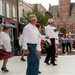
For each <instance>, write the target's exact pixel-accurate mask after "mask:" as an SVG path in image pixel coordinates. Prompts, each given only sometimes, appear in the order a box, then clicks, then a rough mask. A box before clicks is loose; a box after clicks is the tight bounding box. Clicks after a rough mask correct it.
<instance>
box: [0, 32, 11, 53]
mask: <svg viewBox="0 0 75 75" xmlns="http://www.w3.org/2000/svg"><path fill="white" fill-rule="evenodd" d="M1 45H4V47H5V48H6V51H7V52H11V43H10V37H9V35H8V34H6V33H5V32H4V31H2V32H1V33H0V49H2V47H1Z"/></svg>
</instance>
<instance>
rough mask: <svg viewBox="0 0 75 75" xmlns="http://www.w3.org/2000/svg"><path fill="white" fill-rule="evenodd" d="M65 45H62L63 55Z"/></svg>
mask: <svg viewBox="0 0 75 75" xmlns="http://www.w3.org/2000/svg"><path fill="white" fill-rule="evenodd" d="M64 49H65V43H62V53H64Z"/></svg>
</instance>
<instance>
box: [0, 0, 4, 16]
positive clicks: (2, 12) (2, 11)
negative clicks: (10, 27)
mask: <svg viewBox="0 0 75 75" xmlns="http://www.w3.org/2000/svg"><path fill="white" fill-rule="evenodd" d="M1 1H2V4H0V6H2V8H3V9H2V10H0V12H1V14H0V15H2V16H3V15H4V1H3V0H1Z"/></svg>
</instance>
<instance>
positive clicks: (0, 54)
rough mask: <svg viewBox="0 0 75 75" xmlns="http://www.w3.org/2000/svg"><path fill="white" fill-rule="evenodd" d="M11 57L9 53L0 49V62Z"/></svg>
mask: <svg viewBox="0 0 75 75" xmlns="http://www.w3.org/2000/svg"><path fill="white" fill-rule="evenodd" d="M11 57H12V54H11V52H7V51H4V50H2V49H0V60H3V59H6V58H11Z"/></svg>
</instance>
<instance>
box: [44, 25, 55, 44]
mask: <svg viewBox="0 0 75 75" xmlns="http://www.w3.org/2000/svg"><path fill="white" fill-rule="evenodd" d="M45 34H46V36H49V38H50V39H51V38H56V37H55V33H54V31H53V29H52V26H50V25H48V26H47V27H46V28H45ZM50 39H48V40H47V41H48V42H49V43H50V42H51V41H50Z"/></svg>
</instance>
